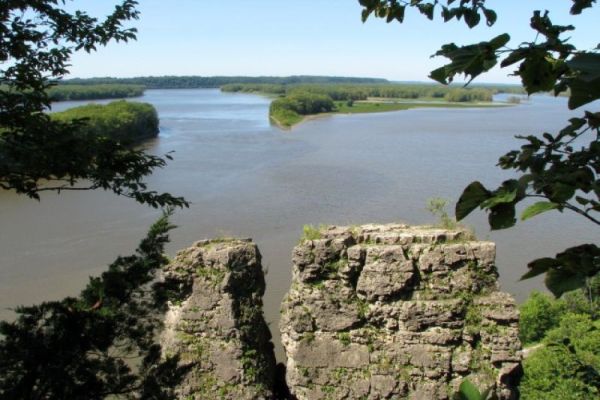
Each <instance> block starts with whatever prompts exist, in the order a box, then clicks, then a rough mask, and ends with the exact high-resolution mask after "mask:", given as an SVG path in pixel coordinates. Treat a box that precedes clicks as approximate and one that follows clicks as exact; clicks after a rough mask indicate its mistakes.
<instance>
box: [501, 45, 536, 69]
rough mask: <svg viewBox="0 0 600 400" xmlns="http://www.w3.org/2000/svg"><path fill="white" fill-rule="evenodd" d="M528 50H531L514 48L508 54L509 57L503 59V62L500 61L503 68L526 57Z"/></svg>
mask: <svg viewBox="0 0 600 400" xmlns="http://www.w3.org/2000/svg"><path fill="white" fill-rule="evenodd" d="M528 52H529V50H527V49H517V50H514V51H513V52H511V53H510V54H509V55H508V57H506V58H505V59H504V60H502V62H501V63H500V66H501V67H502V68H504V67H508V66H509V65H512V64H514V63H516V62H519V61H521V60H522V59H524V58H525V57H527V53H528Z"/></svg>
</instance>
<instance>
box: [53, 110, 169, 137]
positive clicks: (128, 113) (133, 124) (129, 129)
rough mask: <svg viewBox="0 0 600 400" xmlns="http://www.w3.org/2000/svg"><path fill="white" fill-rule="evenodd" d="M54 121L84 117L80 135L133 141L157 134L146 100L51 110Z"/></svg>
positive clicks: (152, 112) (155, 121) (156, 124)
mask: <svg viewBox="0 0 600 400" xmlns="http://www.w3.org/2000/svg"><path fill="white" fill-rule="evenodd" d="M51 118H52V120H54V121H60V122H72V121H77V120H85V123H82V124H81V125H80V128H79V133H80V134H81V135H92V136H105V137H109V138H111V139H116V140H119V141H121V142H126V143H133V142H136V141H139V140H141V139H147V138H151V137H155V136H156V135H158V115H157V113H156V109H155V108H154V107H153V106H152V105H150V104H147V103H136V102H127V101H124V100H121V101H113V102H112V103H109V104H106V105H100V104H88V105H85V106H81V107H75V108H71V109H68V110H66V111H62V112H58V113H53V114H51Z"/></svg>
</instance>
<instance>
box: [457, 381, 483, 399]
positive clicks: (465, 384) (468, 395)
mask: <svg viewBox="0 0 600 400" xmlns="http://www.w3.org/2000/svg"><path fill="white" fill-rule="evenodd" d="M458 392H459V394H460V398H461V399H462V400H481V394H480V393H479V389H477V387H476V386H475V385H473V384H472V383H471V381H469V380H468V379H465V380H463V381H462V382H461V384H460V386H459V388H458Z"/></svg>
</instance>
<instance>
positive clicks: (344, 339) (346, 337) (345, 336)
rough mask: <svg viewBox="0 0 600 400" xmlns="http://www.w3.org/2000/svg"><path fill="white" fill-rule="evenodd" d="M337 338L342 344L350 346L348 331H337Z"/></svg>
mask: <svg viewBox="0 0 600 400" xmlns="http://www.w3.org/2000/svg"><path fill="white" fill-rule="evenodd" d="M338 340H339V341H340V342H341V343H342V344H343V345H344V346H350V343H351V342H352V340H351V339H350V334H349V333H348V332H340V333H338Z"/></svg>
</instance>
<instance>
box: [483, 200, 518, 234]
mask: <svg viewBox="0 0 600 400" xmlns="http://www.w3.org/2000/svg"><path fill="white" fill-rule="evenodd" d="M488 221H489V224H490V227H491V228H492V230H499V229H506V228H510V227H511V226H513V225H514V224H515V223H516V222H517V220H516V218H515V205H514V204H512V203H507V204H498V205H497V206H494V207H493V208H491V209H490V214H489V216H488Z"/></svg>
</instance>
